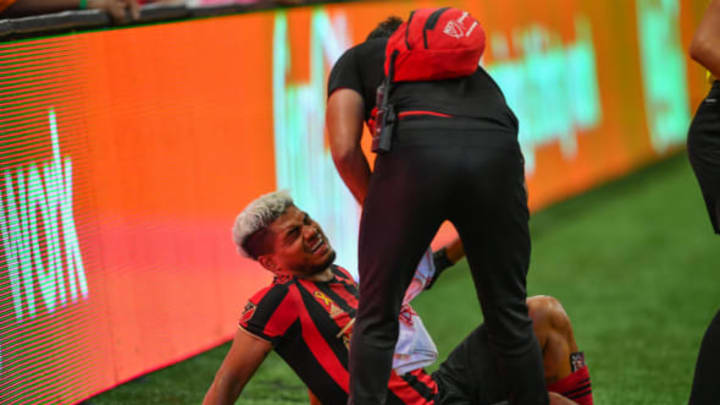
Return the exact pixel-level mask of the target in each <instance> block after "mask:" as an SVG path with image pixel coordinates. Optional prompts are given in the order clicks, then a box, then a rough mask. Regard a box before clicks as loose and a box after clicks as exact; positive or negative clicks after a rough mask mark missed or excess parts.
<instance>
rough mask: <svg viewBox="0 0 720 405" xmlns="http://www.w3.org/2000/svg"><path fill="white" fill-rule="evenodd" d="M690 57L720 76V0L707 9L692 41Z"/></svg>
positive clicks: (716, 75) (715, 0)
mask: <svg viewBox="0 0 720 405" xmlns="http://www.w3.org/2000/svg"><path fill="white" fill-rule="evenodd" d="M690 57H692V58H693V59H694V60H695V61H696V62H698V63H700V64H701V65H703V66H704V67H705V68H706V69H708V70H709V71H710V72H711V73H712V74H713V75H714V76H715V77H720V0H713V2H712V3H710V6H709V7H708V8H707V10H706V11H705V15H704V16H703V18H702V20H701V21H700V25H699V26H698V28H697V30H696V31H695V35H694V36H693V39H692V42H691V43H690Z"/></svg>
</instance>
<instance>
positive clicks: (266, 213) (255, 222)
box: [232, 190, 294, 259]
mask: <svg viewBox="0 0 720 405" xmlns="http://www.w3.org/2000/svg"><path fill="white" fill-rule="evenodd" d="M291 205H294V202H293V199H292V198H291V197H290V195H289V194H288V192H287V191H285V190H281V191H275V192H272V193H268V194H265V195H262V196H260V197H258V198H257V199H256V200H255V201H253V202H251V203H250V204H248V206H247V207H245V209H244V210H243V211H242V212H241V213H240V214H238V216H237V218H235V225H233V229H232V234H233V241H234V242H235V246H237V250H238V252H240V254H241V255H243V256H244V257H249V258H253V259H257V258H256V257H254V256H253V254H252V253H251V252H249V251H248V250H247V248H246V247H245V242H246V241H247V239H248V238H249V237H250V236H251V235H253V234H254V233H256V232H258V231H261V230H264V229H267V227H269V226H270V224H272V223H273V222H275V220H276V219H278V217H280V216H281V215H282V214H283V213H284V212H285V210H287V209H288V207H290V206H291Z"/></svg>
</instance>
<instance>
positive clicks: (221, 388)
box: [202, 377, 243, 405]
mask: <svg viewBox="0 0 720 405" xmlns="http://www.w3.org/2000/svg"><path fill="white" fill-rule="evenodd" d="M242 388H243V387H242V386H237V385H236V384H230V383H228V381H227V379H226V378H223V377H219V378H216V379H215V381H213V383H212V385H211V386H210V389H208V392H207V393H206V394H205V399H204V400H203V403H202V405H232V404H234V403H235V401H237V399H238V397H239V396H240V393H241V392H242Z"/></svg>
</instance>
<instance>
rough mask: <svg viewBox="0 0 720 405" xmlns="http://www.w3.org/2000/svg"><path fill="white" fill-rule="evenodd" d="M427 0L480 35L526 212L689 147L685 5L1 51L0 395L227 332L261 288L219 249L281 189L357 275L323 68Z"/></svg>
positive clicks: (118, 366)
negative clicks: (242, 216) (260, 199)
mask: <svg viewBox="0 0 720 405" xmlns="http://www.w3.org/2000/svg"><path fill="white" fill-rule="evenodd" d="M441 4H442V5H453V6H457V7H461V8H465V9H467V10H468V11H470V12H471V13H473V15H475V16H476V17H477V18H478V19H479V20H480V21H481V22H482V23H483V25H484V28H485V30H486V33H487V38H488V48H487V51H486V53H485V56H484V59H483V62H482V64H483V65H484V66H485V68H486V69H487V70H488V71H489V72H490V73H491V74H492V75H493V77H494V78H495V79H496V80H497V81H498V83H499V84H500V86H501V87H502V89H503V91H504V92H505V95H506V97H507V100H508V103H509V104H510V106H511V107H512V108H513V109H514V111H515V112H516V114H517V115H518V117H519V119H520V128H521V129H520V135H519V140H520V144H521V146H522V149H523V153H524V155H525V158H526V173H527V181H528V187H529V190H530V203H531V206H532V207H533V209H539V208H541V207H543V206H545V205H547V204H549V203H552V202H554V201H558V200H560V199H563V198H567V197H568V196H571V195H573V194H576V193H579V192H581V191H584V190H587V189H588V188H590V187H592V186H593V185H596V184H598V183H599V182H602V181H605V180H607V179H610V178H613V177H617V176H619V175H621V174H623V173H626V172H628V171H630V170H632V169H633V168H635V167H638V166H639V165H642V164H645V163H647V162H650V161H653V160H657V159H659V158H661V157H662V156H664V155H666V154H668V153H670V152H672V151H673V150H676V149H678V148H679V147H681V146H682V145H683V142H684V137H685V132H686V130H687V126H688V123H689V119H690V115H691V113H692V110H693V109H694V106H695V104H697V103H698V102H699V100H700V98H701V97H702V95H703V92H704V91H705V89H706V87H705V86H706V84H705V83H704V82H703V78H702V71H701V70H700V69H698V68H696V67H694V66H693V65H692V64H691V63H690V61H689V60H688V58H687V57H686V56H685V52H684V49H686V45H687V43H688V42H689V39H690V36H691V35H692V29H693V26H694V23H695V21H696V20H697V18H698V17H699V13H700V12H701V11H702V10H701V9H699V8H697V6H695V5H692V3H691V2H690V1H672V0H670V1H663V2H658V1H651V0H636V1H631V2H627V1H619V0H618V1H609V2H596V1H580V0H553V1H549V2H542V4H540V2H537V3H535V2H530V3H528V2H524V1H521V0H508V1H506V2H505V3H504V5H503V7H502V8H499V7H497V6H496V2H493V1H491V0H485V1H450V2H438V1H398V2H371V3H363V2H356V3H350V4H335V5H327V6H316V7H306V8H295V9H292V10H277V11H272V12H262V13H254V14H245V15H237V16H229V17H221V18H211V19H200V20H191V21H185V22H175V23H168V24H159V25H151V26H142V27H134V28H127V29H117V30H107V31H99V32H89V33H80V34H69V35H62V36H57V37H51V38H43V39H35V40H23V41H16V42H7V43H2V44H0V162H1V166H0V171H1V172H2V173H1V174H2V176H1V177H0V213H1V214H2V224H1V225H2V226H1V228H0V231H1V233H0V237H1V238H2V239H1V242H2V243H1V245H0V402H3V403H5V402H12V403H43V402H52V403H73V402H77V401H80V400H82V399H84V398H87V397H89V396H92V395H94V394H96V393H98V392H100V391H103V390H106V389H109V388H111V387H113V386H115V385H117V384H119V383H122V382H124V381H127V380H129V379H132V378H133V377H136V376H138V375H140V374H143V373H146V372H149V371H152V370H154V369H157V368H159V367H163V366H165V365H167V364H170V363H172V362H175V361H178V360H181V359H183V358H186V357H188V356H191V355H193V354H195V353H198V352H200V351H202V350H205V349H207V348H210V347H212V346H215V345H217V344H219V343H221V342H223V341H224V340H226V339H228V338H229V337H230V336H231V335H232V334H233V333H234V329H235V325H236V322H237V319H238V317H239V315H240V312H241V311H242V307H243V305H244V304H245V301H246V299H247V297H248V296H249V295H250V294H251V293H253V292H255V291H256V290H257V289H258V288H260V287H261V286H263V285H264V284H265V283H267V282H268V280H269V279H270V278H269V277H270V274H269V273H267V272H266V271H264V270H262V269H261V268H260V267H259V266H257V265H256V264H255V263H253V262H251V261H249V260H246V259H242V258H241V257H240V256H239V255H238V254H237V252H236V251H235V249H234V247H233V245H232V242H231V237H230V228H231V226H232V223H233V220H234V217H235V215H236V214H237V213H238V212H239V210H241V209H242V208H243V207H244V206H245V205H246V204H247V203H248V202H250V201H251V200H252V199H254V198H255V197H257V196H258V195H260V194H262V193H265V192H269V191H273V190H275V189H278V188H285V189H289V190H290V192H291V194H292V196H293V197H294V198H295V200H296V202H297V204H298V205H299V206H300V207H302V208H303V209H305V210H307V211H308V212H309V213H310V214H311V215H312V216H313V217H314V218H315V219H317V221H318V222H319V223H320V224H321V225H322V226H323V227H324V228H325V230H326V231H327V233H328V235H329V237H330V239H331V242H332V243H333V245H334V246H335V248H336V249H337V250H338V257H339V259H338V263H340V264H342V265H344V266H345V267H347V268H349V269H351V270H354V269H355V268H356V263H357V257H356V255H357V252H356V244H357V227H358V222H359V207H358V206H357V204H356V203H355V202H354V200H353V199H352V196H351V195H350V193H349V192H348V191H347V189H346V188H345V186H344V184H343V183H342V181H341V180H340V178H339V177H338V176H337V174H336V172H335V169H334V166H333V163H332V158H331V157H330V154H329V150H328V147H327V140H326V139H325V137H326V135H325V132H324V112H325V86H326V80H327V75H328V73H329V70H330V67H331V66H332V64H333V63H334V61H335V60H336V59H337V58H338V57H340V55H342V53H343V52H344V51H345V50H346V49H347V48H349V47H350V46H352V45H353V44H356V43H358V42H360V41H362V40H363V39H364V37H365V35H367V33H368V32H369V31H370V30H371V29H372V28H373V27H374V25H375V24H376V23H377V22H378V21H380V20H382V19H384V18H385V17H386V16H387V15H390V14H395V15H400V16H406V15H408V14H409V12H410V10H412V9H414V8H418V7H426V6H437V5H441ZM658 43H662V46H661V47H660V46H659V45H658ZM660 79H662V80H660ZM450 236H451V233H450V231H448V230H444V231H443V232H441V235H440V237H441V238H445V239H447V238H448V237H450ZM39 370H42V372H39ZM208 383H209V382H208Z"/></svg>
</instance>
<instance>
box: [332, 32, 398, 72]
mask: <svg viewBox="0 0 720 405" xmlns="http://www.w3.org/2000/svg"><path fill="white" fill-rule="evenodd" d="M386 44H387V39H384V38H377V39H370V40H367V41H363V42H361V43H359V44H357V45H354V46H351V47H350V48H348V49H347V50H346V51H345V52H344V53H343V54H342V55H341V56H340V58H338V60H337V62H336V63H335V67H336V68H344V67H346V66H347V65H349V64H356V65H360V64H363V63H366V62H367V61H369V60H373V59H374V58H375V57H378V56H381V55H383V56H384V54H385V45H386ZM357 67H358V66H356V68H357Z"/></svg>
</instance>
